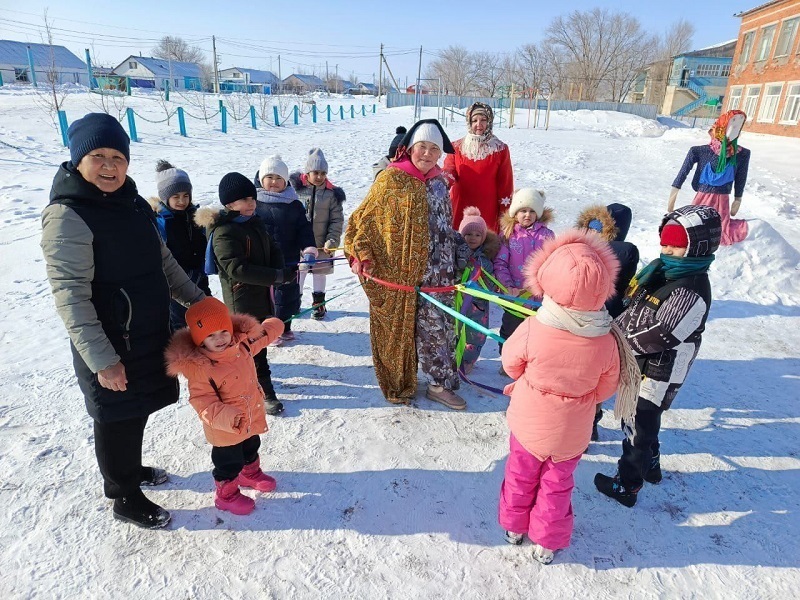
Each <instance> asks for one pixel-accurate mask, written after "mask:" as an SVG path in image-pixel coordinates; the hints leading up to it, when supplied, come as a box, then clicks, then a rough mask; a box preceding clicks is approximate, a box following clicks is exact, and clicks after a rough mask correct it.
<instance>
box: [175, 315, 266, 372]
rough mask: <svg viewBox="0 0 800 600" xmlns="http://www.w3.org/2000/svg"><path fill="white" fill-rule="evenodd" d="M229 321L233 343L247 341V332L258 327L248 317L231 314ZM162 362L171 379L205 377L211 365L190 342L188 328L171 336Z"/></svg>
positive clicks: (206, 357) (258, 325)
mask: <svg viewBox="0 0 800 600" xmlns="http://www.w3.org/2000/svg"><path fill="white" fill-rule="evenodd" d="M231 321H232V322H233V342H234V343H238V342H241V341H243V340H245V339H247V337H248V332H250V331H252V330H253V329H256V328H259V327H260V323H259V322H258V320H257V319H256V318H255V317H252V316H250V315H241V314H232V315H231ZM223 352H224V351H223ZM164 360H165V362H166V365H167V373H169V374H170V375H172V376H173V377H177V376H178V375H183V376H184V377H186V378H188V379H191V378H197V377H203V376H205V373H206V371H207V370H208V369H209V367H210V366H211V364H212V360H211V359H210V358H209V357H208V356H207V355H205V354H204V353H203V352H202V350H200V348H199V347H198V346H196V345H195V343H194V342H193V341H192V334H191V333H189V328H188V327H184V328H183V329H179V330H178V331H176V332H175V333H174V334H173V336H172V339H171V340H170V342H169V345H168V346H167V349H166V350H165V351H164Z"/></svg>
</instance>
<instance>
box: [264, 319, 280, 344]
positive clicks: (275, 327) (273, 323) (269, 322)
mask: <svg viewBox="0 0 800 600" xmlns="http://www.w3.org/2000/svg"><path fill="white" fill-rule="evenodd" d="M261 325H262V326H263V327H264V334H265V335H266V337H267V339H268V340H269V343H270V344H271V343H272V342H274V341H275V340H277V339H278V337H280V335H281V334H282V333H283V329H284V327H283V321H281V320H280V319H277V318H275V317H270V318H269V319H264V322H263V323H261Z"/></svg>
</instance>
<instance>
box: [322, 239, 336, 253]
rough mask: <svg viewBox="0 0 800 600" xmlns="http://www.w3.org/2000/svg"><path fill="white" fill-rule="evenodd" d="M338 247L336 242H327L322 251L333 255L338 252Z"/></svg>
mask: <svg viewBox="0 0 800 600" xmlns="http://www.w3.org/2000/svg"><path fill="white" fill-rule="evenodd" d="M336 246H337V244H336V242H334V241H333V240H328V241H327V242H325V245H324V246H323V247H322V249H323V250H325V252H327V253H328V254H333V253H334V252H336Z"/></svg>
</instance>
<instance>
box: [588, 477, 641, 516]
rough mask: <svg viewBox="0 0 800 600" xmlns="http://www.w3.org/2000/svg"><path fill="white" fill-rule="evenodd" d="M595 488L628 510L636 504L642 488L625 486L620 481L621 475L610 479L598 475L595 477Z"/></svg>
mask: <svg viewBox="0 0 800 600" xmlns="http://www.w3.org/2000/svg"><path fill="white" fill-rule="evenodd" d="M594 486H595V487H596V488H597V489H598V490H599V491H600V492H602V493H603V494H605V495H606V496H608V497H609V498H613V499H614V500H616V501H617V502H619V503H620V504H622V506H627V507H628V508H631V507H632V506H633V505H634V504H636V495H637V494H638V493H639V490H640V489H641V486H639V487H637V488H635V489H634V488H631V487H628V486H626V485H624V484H623V483H622V481H620V478H619V474H616V475H614V477H609V476H608V475H603V474H602V473H598V474H597V475H595V476H594Z"/></svg>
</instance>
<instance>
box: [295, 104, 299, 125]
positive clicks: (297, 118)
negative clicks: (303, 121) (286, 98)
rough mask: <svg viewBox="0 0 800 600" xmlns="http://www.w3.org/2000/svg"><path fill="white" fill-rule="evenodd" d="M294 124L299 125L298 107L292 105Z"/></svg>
mask: <svg viewBox="0 0 800 600" xmlns="http://www.w3.org/2000/svg"><path fill="white" fill-rule="evenodd" d="M294 124H295V125H299V124H300V107H299V106H297V104H295V105H294Z"/></svg>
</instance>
